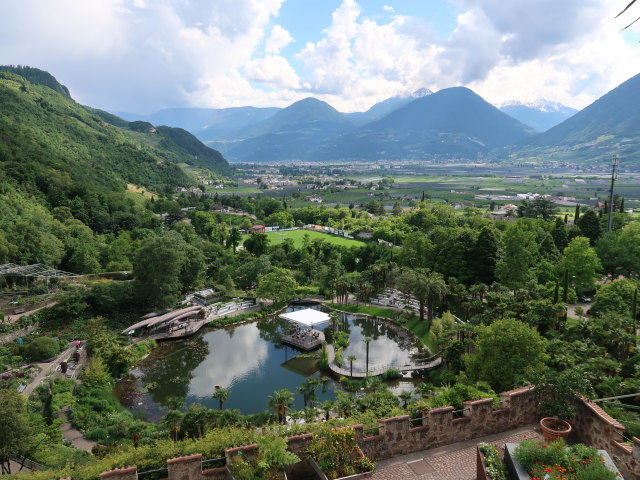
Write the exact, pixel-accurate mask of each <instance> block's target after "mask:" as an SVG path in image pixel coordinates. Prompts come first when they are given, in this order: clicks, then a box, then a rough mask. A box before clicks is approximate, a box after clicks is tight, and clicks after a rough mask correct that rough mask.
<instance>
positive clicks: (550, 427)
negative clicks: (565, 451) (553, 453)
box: [540, 417, 571, 443]
mask: <svg viewBox="0 0 640 480" xmlns="http://www.w3.org/2000/svg"><path fill="white" fill-rule="evenodd" d="M540 428H541V429H542V435H543V436H544V441H545V442H547V443H551V442H554V441H556V440H557V439H559V438H564V439H567V438H568V437H569V434H570V433H571V425H569V423H568V422H565V421H564V420H560V419H559V418H552V417H545V418H543V419H542V420H540Z"/></svg>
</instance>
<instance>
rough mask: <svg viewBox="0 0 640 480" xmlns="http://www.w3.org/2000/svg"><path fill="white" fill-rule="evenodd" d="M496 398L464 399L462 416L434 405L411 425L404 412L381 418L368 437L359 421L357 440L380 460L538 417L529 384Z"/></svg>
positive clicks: (523, 424)
mask: <svg viewBox="0 0 640 480" xmlns="http://www.w3.org/2000/svg"><path fill="white" fill-rule="evenodd" d="M500 401H501V408H499V409H494V408H493V405H492V404H493V400H492V399H490V398H487V399H483V400H474V401H470V402H464V411H463V416H461V417H459V418H454V415H453V412H454V410H453V407H441V408H435V409H433V410H430V411H428V412H427V413H426V416H425V417H423V418H422V420H421V421H420V423H419V424H417V425H415V426H413V427H412V426H411V423H412V422H411V419H410V417H409V416H408V415H402V416H399V417H392V418H385V419H382V420H378V423H379V429H378V430H379V433H378V435H375V436H370V437H364V438H363V437H362V426H361V425H359V426H356V435H357V437H358V440H359V442H358V443H359V444H360V446H361V448H362V450H363V451H364V453H365V454H367V455H368V456H369V457H370V458H372V459H373V460H383V459H386V458H391V457H395V456H397V455H403V454H406V453H411V452H417V451H420V450H428V449H431V448H436V447H441V446H443V445H449V444H452V443H457V442H462V441H465V440H470V439H472V438H476V437H481V436H484V435H490V434H492V433H499V432H505V431H508V430H513V429H514V428H518V427H522V426H525V425H530V424H532V423H534V422H536V420H538V418H539V415H538V409H537V406H536V401H535V397H534V395H533V392H532V387H523V388H519V389H517V390H511V391H509V392H504V393H501V394H500ZM414 424H415V422H414Z"/></svg>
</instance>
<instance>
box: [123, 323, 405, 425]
mask: <svg viewBox="0 0 640 480" xmlns="http://www.w3.org/2000/svg"><path fill="white" fill-rule="evenodd" d="M288 328H290V326H289V324H287V323H286V322H284V321H282V320H280V319H276V320H268V321H267V320H264V321H258V322H253V323H248V324H244V325H238V326H235V327H230V328H223V329H216V330H203V331H201V332H199V333H197V334H196V335H193V336H191V337H188V338H185V339H182V340H175V341H172V342H161V343H159V344H158V346H157V347H156V348H155V349H154V351H153V352H152V353H151V354H150V355H149V356H148V357H147V358H145V359H144V360H143V361H142V362H140V364H139V365H137V366H136V367H135V368H134V369H132V371H131V372H130V375H128V376H127V377H125V378H123V379H122V380H121V381H119V382H118V383H117V385H116V388H115V393H116V395H117V396H118V398H119V399H120V402H121V403H122V404H123V405H124V406H125V407H126V408H128V409H130V410H132V411H134V412H135V411H139V412H141V413H140V415H141V416H146V418H147V419H148V420H158V419H159V418H160V417H161V415H162V414H163V413H164V412H166V410H167V409H168V408H176V407H181V406H188V405H190V404H192V403H195V402H198V403H201V404H203V405H206V406H208V407H210V408H217V407H218V402H217V400H214V399H212V398H211V393H212V392H213V391H214V388H215V386H216V385H221V386H223V387H225V388H228V389H229V390H230V391H231V396H230V398H229V400H227V402H225V408H236V409H239V410H240V411H241V412H242V413H244V414H251V413H257V412H261V411H264V410H266V409H267V408H268V405H267V404H268V400H269V399H268V396H269V395H271V394H273V392H274V391H275V390H280V389H283V388H288V389H290V390H291V391H293V392H294V393H295V397H296V399H295V401H296V404H295V408H296V409H300V408H302V407H303V400H302V396H301V395H300V394H299V393H298V392H297V391H296V387H298V386H299V385H301V384H302V383H303V382H304V381H305V379H306V378H307V377H310V376H313V377H318V378H323V379H324V380H325V382H324V384H323V386H322V387H321V388H319V389H318V392H317V397H318V402H322V401H324V400H327V399H333V398H334V396H335V394H334V390H335V389H336V388H338V384H337V382H334V380H333V379H331V378H329V377H328V376H327V375H325V374H321V373H320V372H319V371H318V368H317V367H316V360H315V359H313V358H308V357H307V356H305V355H301V354H300V352H298V351H297V350H294V349H292V348H291V347H286V346H285V345H283V344H282V343H280V337H281V334H282V333H283V332H286V331H287V329H288ZM338 328H340V329H342V330H346V331H348V332H349V333H350V341H351V344H350V346H349V348H348V349H347V350H346V351H345V358H346V355H351V354H353V355H355V356H356V358H357V360H356V361H354V368H355V367H356V365H362V367H364V362H365V353H364V352H365V344H364V341H363V339H364V337H365V336H369V337H371V338H372V339H373V341H372V342H371V344H370V348H369V357H370V365H373V364H377V365H380V364H389V363H394V362H398V363H404V362H406V360H408V358H409V355H410V354H411V353H413V352H415V351H416V349H415V344H414V341H413V339H412V338H409V336H408V335H407V334H406V333H404V331H403V330H401V329H398V327H395V326H391V325H389V324H386V323H383V322H374V321H372V320H365V319H361V318H358V317H357V316H355V315H343V316H342V318H341V320H340V322H339V325H338ZM411 386H412V384H411V383H410V382H407V381H401V382H395V383H394V384H393V385H390V387H393V388H392V390H394V391H395V392H396V393H399V392H400V391H402V390H410V389H411Z"/></svg>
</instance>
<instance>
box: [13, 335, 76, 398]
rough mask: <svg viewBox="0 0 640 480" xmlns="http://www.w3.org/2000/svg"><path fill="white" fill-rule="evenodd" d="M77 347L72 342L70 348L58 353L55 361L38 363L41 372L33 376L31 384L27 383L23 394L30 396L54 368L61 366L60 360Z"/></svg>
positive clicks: (69, 354) (68, 355)
mask: <svg viewBox="0 0 640 480" xmlns="http://www.w3.org/2000/svg"><path fill="white" fill-rule="evenodd" d="M75 349H76V347H75V346H74V345H73V343H71V344H70V346H69V348H67V349H66V350H65V351H64V352H62V353H61V354H60V355H58V356H57V357H56V359H55V360H54V361H52V362H48V363H38V364H36V365H37V366H38V367H40V373H38V375H36V376H35V377H33V380H31V383H29V385H27V386H26V388H25V389H24V390H23V391H22V394H23V395H24V396H25V397H27V398H28V397H29V395H31V393H32V392H33V391H34V390H35V389H36V387H37V386H38V385H40V383H42V380H44V379H45V377H46V376H47V375H49V373H51V371H52V370H54V369H56V368H60V362H62V361H63V360H66V359H67V358H69V357H70V356H71V354H72V353H73V351H74V350H75Z"/></svg>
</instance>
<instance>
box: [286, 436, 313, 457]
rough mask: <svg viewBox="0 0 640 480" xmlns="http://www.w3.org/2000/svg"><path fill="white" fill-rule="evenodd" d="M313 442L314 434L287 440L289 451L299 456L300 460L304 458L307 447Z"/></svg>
mask: <svg viewBox="0 0 640 480" xmlns="http://www.w3.org/2000/svg"><path fill="white" fill-rule="evenodd" d="M311 440H313V434H311V433H305V434H303V435H294V436H292V437H289V438H288V439H287V443H288V446H287V447H288V449H289V450H290V451H291V452H293V453H295V454H296V455H298V456H299V457H300V458H302V457H304V454H305V451H306V450H307V446H308V445H309V444H310V443H311Z"/></svg>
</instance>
